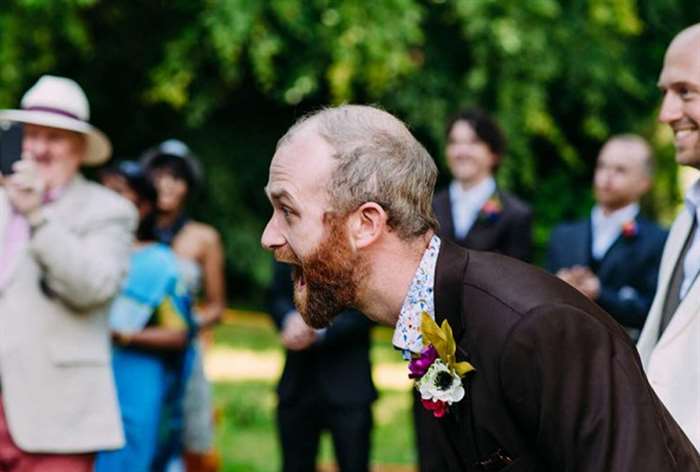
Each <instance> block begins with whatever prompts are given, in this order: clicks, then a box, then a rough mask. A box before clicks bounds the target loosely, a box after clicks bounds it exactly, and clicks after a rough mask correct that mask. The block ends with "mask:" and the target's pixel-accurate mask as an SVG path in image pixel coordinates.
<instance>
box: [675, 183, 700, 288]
mask: <svg viewBox="0 0 700 472" xmlns="http://www.w3.org/2000/svg"><path fill="white" fill-rule="evenodd" d="M685 207H686V208H687V209H688V211H689V212H690V214H691V215H692V216H693V218H694V219H695V221H696V224H697V222H700V179H698V180H697V181H696V182H695V183H694V184H693V186H692V187H690V189H688V193H687V194H686V195H685ZM699 270H700V231H698V230H695V236H694V237H693V241H691V243H690V247H689V248H688V252H687V253H686V255H685V259H684V260H683V283H681V290H680V297H681V300H682V299H683V297H685V294H686V293H688V290H690V286H691V285H693V281H695V278H696V277H697V275H698V271H699Z"/></svg>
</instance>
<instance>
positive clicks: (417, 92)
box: [0, 0, 700, 296]
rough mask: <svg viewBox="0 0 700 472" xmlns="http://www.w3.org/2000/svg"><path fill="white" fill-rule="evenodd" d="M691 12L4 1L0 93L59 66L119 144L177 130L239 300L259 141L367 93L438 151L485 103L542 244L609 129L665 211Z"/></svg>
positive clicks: (252, 281) (668, 5) (504, 3)
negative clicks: (637, 152) (677, 76)
mask: <svg viewBox="0 0 700 472" xmlns="http://www.w3.org/2000/svg"><path fill="white" fill-rule="evenodd" d="M699 20H700V4H699V3H698V2H697V1H696V0H657V1H654V2H646V1H642V0H529V1H527V2H523V1H520V0H377V1H366V0H171V1H164V0H163V1H153V0H151V1H148V0H146V1H143V2H127V1H124V0H113V1H110V2H106V1H99V0H5V2H4V6H3V9H2V10H0V106H14V105H16V104H17V102H18V100H19V97H20V96H21V93H22V92H23V91H24V90H25V89H26V88H27V87H28V86H29V85H31V84H32V83H33V82H34V81H35V80H36V78H37V77H38V75H40V74H42V73H49V72H53V73H59V74H64V75H67V76H70V77H73V78H75V79H76V80H78V81H79V82H80V83H81V84H83V85H84V87H85V88H86V90H87V92H88V95H89V97H90V98H91V103H92V105H93V117H94V120H93V121H94V122H95V123H96V124H98V125H99V126H101V127H102V128H104V129H105V130H106V131H107V132H108V134H109V135H110V136H111V137H112V139H113V141H114V144H115V149H116V150H117V155H118V156H120V157H123V156H133V155H136V154H137V153H138V152H139V151H140V150H142V149H143V148H144V147H146V146H148V145H150V144H152V143H153V142H155V141H157V140H160V139H163V138H166V137H170V136H179V137H183V138H184V139H186V140H189V141H190V142H191V144H192V145H193V147H194V148H195V149H197V150H198V152H199V154H200V155H201V157H202V159H203V160H204V162H205V166H206V168H207V170H208V185H207V188H206V189H205V191H204V192H203V195H202V196H203V197H204V198H201V199H200V200H199V202H198V204H197V205H196V208H195V210H194V211H195V212H196V214H197V216H199V217H201V218H203V219H205V220H209V221H210V222H212V223H214V224H215V225H216V226H217V227H219V228H220V229H221V230H222V232H223V234H224V239H225V241H226V250H227V255H228V261H229V265H230V267H231V276H232V278H233V280H234V287H233V292H234V293H236V292H238V295H241V294H242V295H243V296H246V295H247V292H248V289H255V288H260V287H262V286H263V285H264V284H265V283H266V281H267V278H268V277H269V260H268V256H266V255H265V254H264V253H262V251H261V250H260V248H259V242H258V238H259V234H260V232H261V230H262V227H263V225H264V222H265V219H266V217H267V215H268V214H269V209H268V205H267V203H266V202H265V198H264V195H263V194H262V187H263V185H264V183H265V179H266V169H267V164H268V162H269V158H270V156H271V155H272V152H273V149H274V143H275V141H276V139H277V138H278V137H279V136H280V135H281V134H282V132H283V131H284V129H285V128H286V127H287V126H289V125H290V124H291V122H292V121H293V120H294V119H295V118H296V117H298V116H299V115H301V114H303V113H305V112H306V111H309V110H310V109H313V108H315V107H317V106H320V105H322V104H326V103H336V104H337V103H343V102H350V101H354V102H364V103H376V104H380V105H381V106H383V107H385V108H386V109H388V110H389V111H391V112H393V113H395V114H397V115H398V116H400V117H401V118H403V119H404V120H406V121H407V122H408V123H409V124H410V126H411V127H412V128H413V129H414V131H415V132H416V134H417V136H419V138H420V139H421V140H422V141H423V142H424V143H425V144H426V146H427V147H428V149H429V150H430V151H431V152H432V154H433V155H434V156H435V158H436V160H437V161H438V162H439V163H441V164H442V157H441V156H442V154H443V145H444V129H443V128H444V125H445V122H446V120H447V119H448V117H449V116H450V115H451V114H453V113H454V112H456V111H457V110H458V108H459V107H462V106H467V105H479V106H481V107H483V108H485V109H486V110H488V111H489V112H491V113H492V114H493V115H495V116H496V117H497V118H498V119H499V121H500V122H501V124H502V125H503V127H504V128H505V129H506V131H507V134H508V138H509V142H510V147H509V152H508V155H507V157H506V159H505V160H504V162H503V165H502V167H501V171H500V173H499V181H500V182H501V184H502V185H504V186H506V187H508V188H510V189H512V190H514V191H516V192H517V193H519V194H521V195H522V196H523V197H525V198H526V199H528V200H530V201H531V202H532V203H533V205H534V207H535V211H536V217H537V220H536V240H537V242H538V244H539V246H540V247H542V246H544V245H545V244H546V240H547V236H548V231H549V229H550V227H551V225H552V224H554V223H556V222H557V221H559V220H561V219H562V218H565V217H573V216H576V215H580V214H583V213H584V212H585V211H587V210H588V204H589V203H590V191H589V187H590V177H591V171H592V167H593V162H594V159H595V156H596V153H597V151H598V149H599V147H600V145H601V143H602V142H603V141H604V140H605V139H606V137H608V136H609V135H610V134H613V133H621V132H637V133H640V134H643V135H644V136H646V137H647V138H649V139H650V140H651V141H652V143H653V144H654V145H655V147H656V148H657V150H658V161H659V174H658V179H657V185H656V188H655V192H654V197H653V198H652V199H650V202H649V207H650V208H651V210H652V212H655V213H657V214H660V215H661V216H662V217H666V218H668V217H669V215H671V214H673V212H674V207H673V205H674V203H675V201H676V200H677V198H678V195H677V191H676V190H675V189H676V185H675V165H674V164H673V159H672V151H671V150H670V146H669V136H668V133H667V132H665V131H664V130H663V128H660V127H658V126H657V125H656V124H655V114H656V108H657V103H658V92H657V91H656V85H655V83H656V79H657V75H658V71H659V69H660V66H661V63H662V59H663V53H664V50H665V48H666V46H667V44H668V42H669V41H670V39H671V38H672V37H673V35H674V34H675V33H677V32H678V31H679V30H680V29H682V28H683V27H685V26H688V25H689V24H691V23H693V22H696V21H699ZM442 167H443V168H444V166H442ZM446 179H447V176H446V175H443V176H442V183H444V182H445V181H446ZM239 289H240V291H239ZM241 292H243V293H241Z"/></svg>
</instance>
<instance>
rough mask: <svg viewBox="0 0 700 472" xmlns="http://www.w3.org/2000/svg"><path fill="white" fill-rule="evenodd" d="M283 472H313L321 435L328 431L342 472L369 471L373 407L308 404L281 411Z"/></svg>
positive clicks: (279, 411)
mask: <svg viewBox="0 0 700 472" xmlns="http://www.w3.org/2000/svg"><path fill="white" fill-rule="evenodd" d="M277 428H278V433H279V437H280V443H281V446H282V470H283V472H313V471H315V470H316V456H317V455H318V444H319V439H320V437H321V432H322V431H324V430H328V431H330V433H331V437H332V439H333V449H334V451H335V458H336V462H337V464H338V468H339V470H340V472H367V471H368V470H369V451H370V436H371V431H372V411H371V408H370V405H360V406H349V407H345V406H333V405H328V404H325V403H319V402H317V401H310V400H305V401H302V402H299V403H297V404H293V405H289V404H282V405H280V406H279V408H278V410H277Z"/></svg>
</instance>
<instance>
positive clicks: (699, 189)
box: [685, 179, 700, 216]
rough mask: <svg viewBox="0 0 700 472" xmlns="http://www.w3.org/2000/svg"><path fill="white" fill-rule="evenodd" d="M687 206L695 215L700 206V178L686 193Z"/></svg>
mask: <svg viewBox="0 0 700 472" xmlns="http://www.w3.org/2000/svg"><path fill="white" fill-rule="evenodd" d="M685 206H686V208H688V211H690V213H691V214H692V215H693V216H695V213H697V211H698V209H699V208H700V179H698V180H696V181H695V183H694V184H693V185H692V186H691V187H690V188H689V189H688V192H687V193H686V194H685Z"/></svg>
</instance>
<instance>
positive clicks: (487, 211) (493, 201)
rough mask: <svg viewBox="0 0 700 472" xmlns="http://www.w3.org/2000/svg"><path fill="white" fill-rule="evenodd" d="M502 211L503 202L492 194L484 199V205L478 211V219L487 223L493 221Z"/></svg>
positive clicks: (496, 219)
mask: <svg viewBox="0 0 700 472" xmlns="http://www.w3.org/2000/svg"><path fill="white" fill-rule="evenodd" d="M502 212H503V204H502V203H501V199H500V198H498V195H495V194H494V195H493V196H492V197H491V198H489V199H488V200H486V203H484V206H482V207H481V211H479V219H480V220H482V221H485V222H487V223H495V222H496V221H498V218H499V217H500V216H501V213H502Z"/></svg>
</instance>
